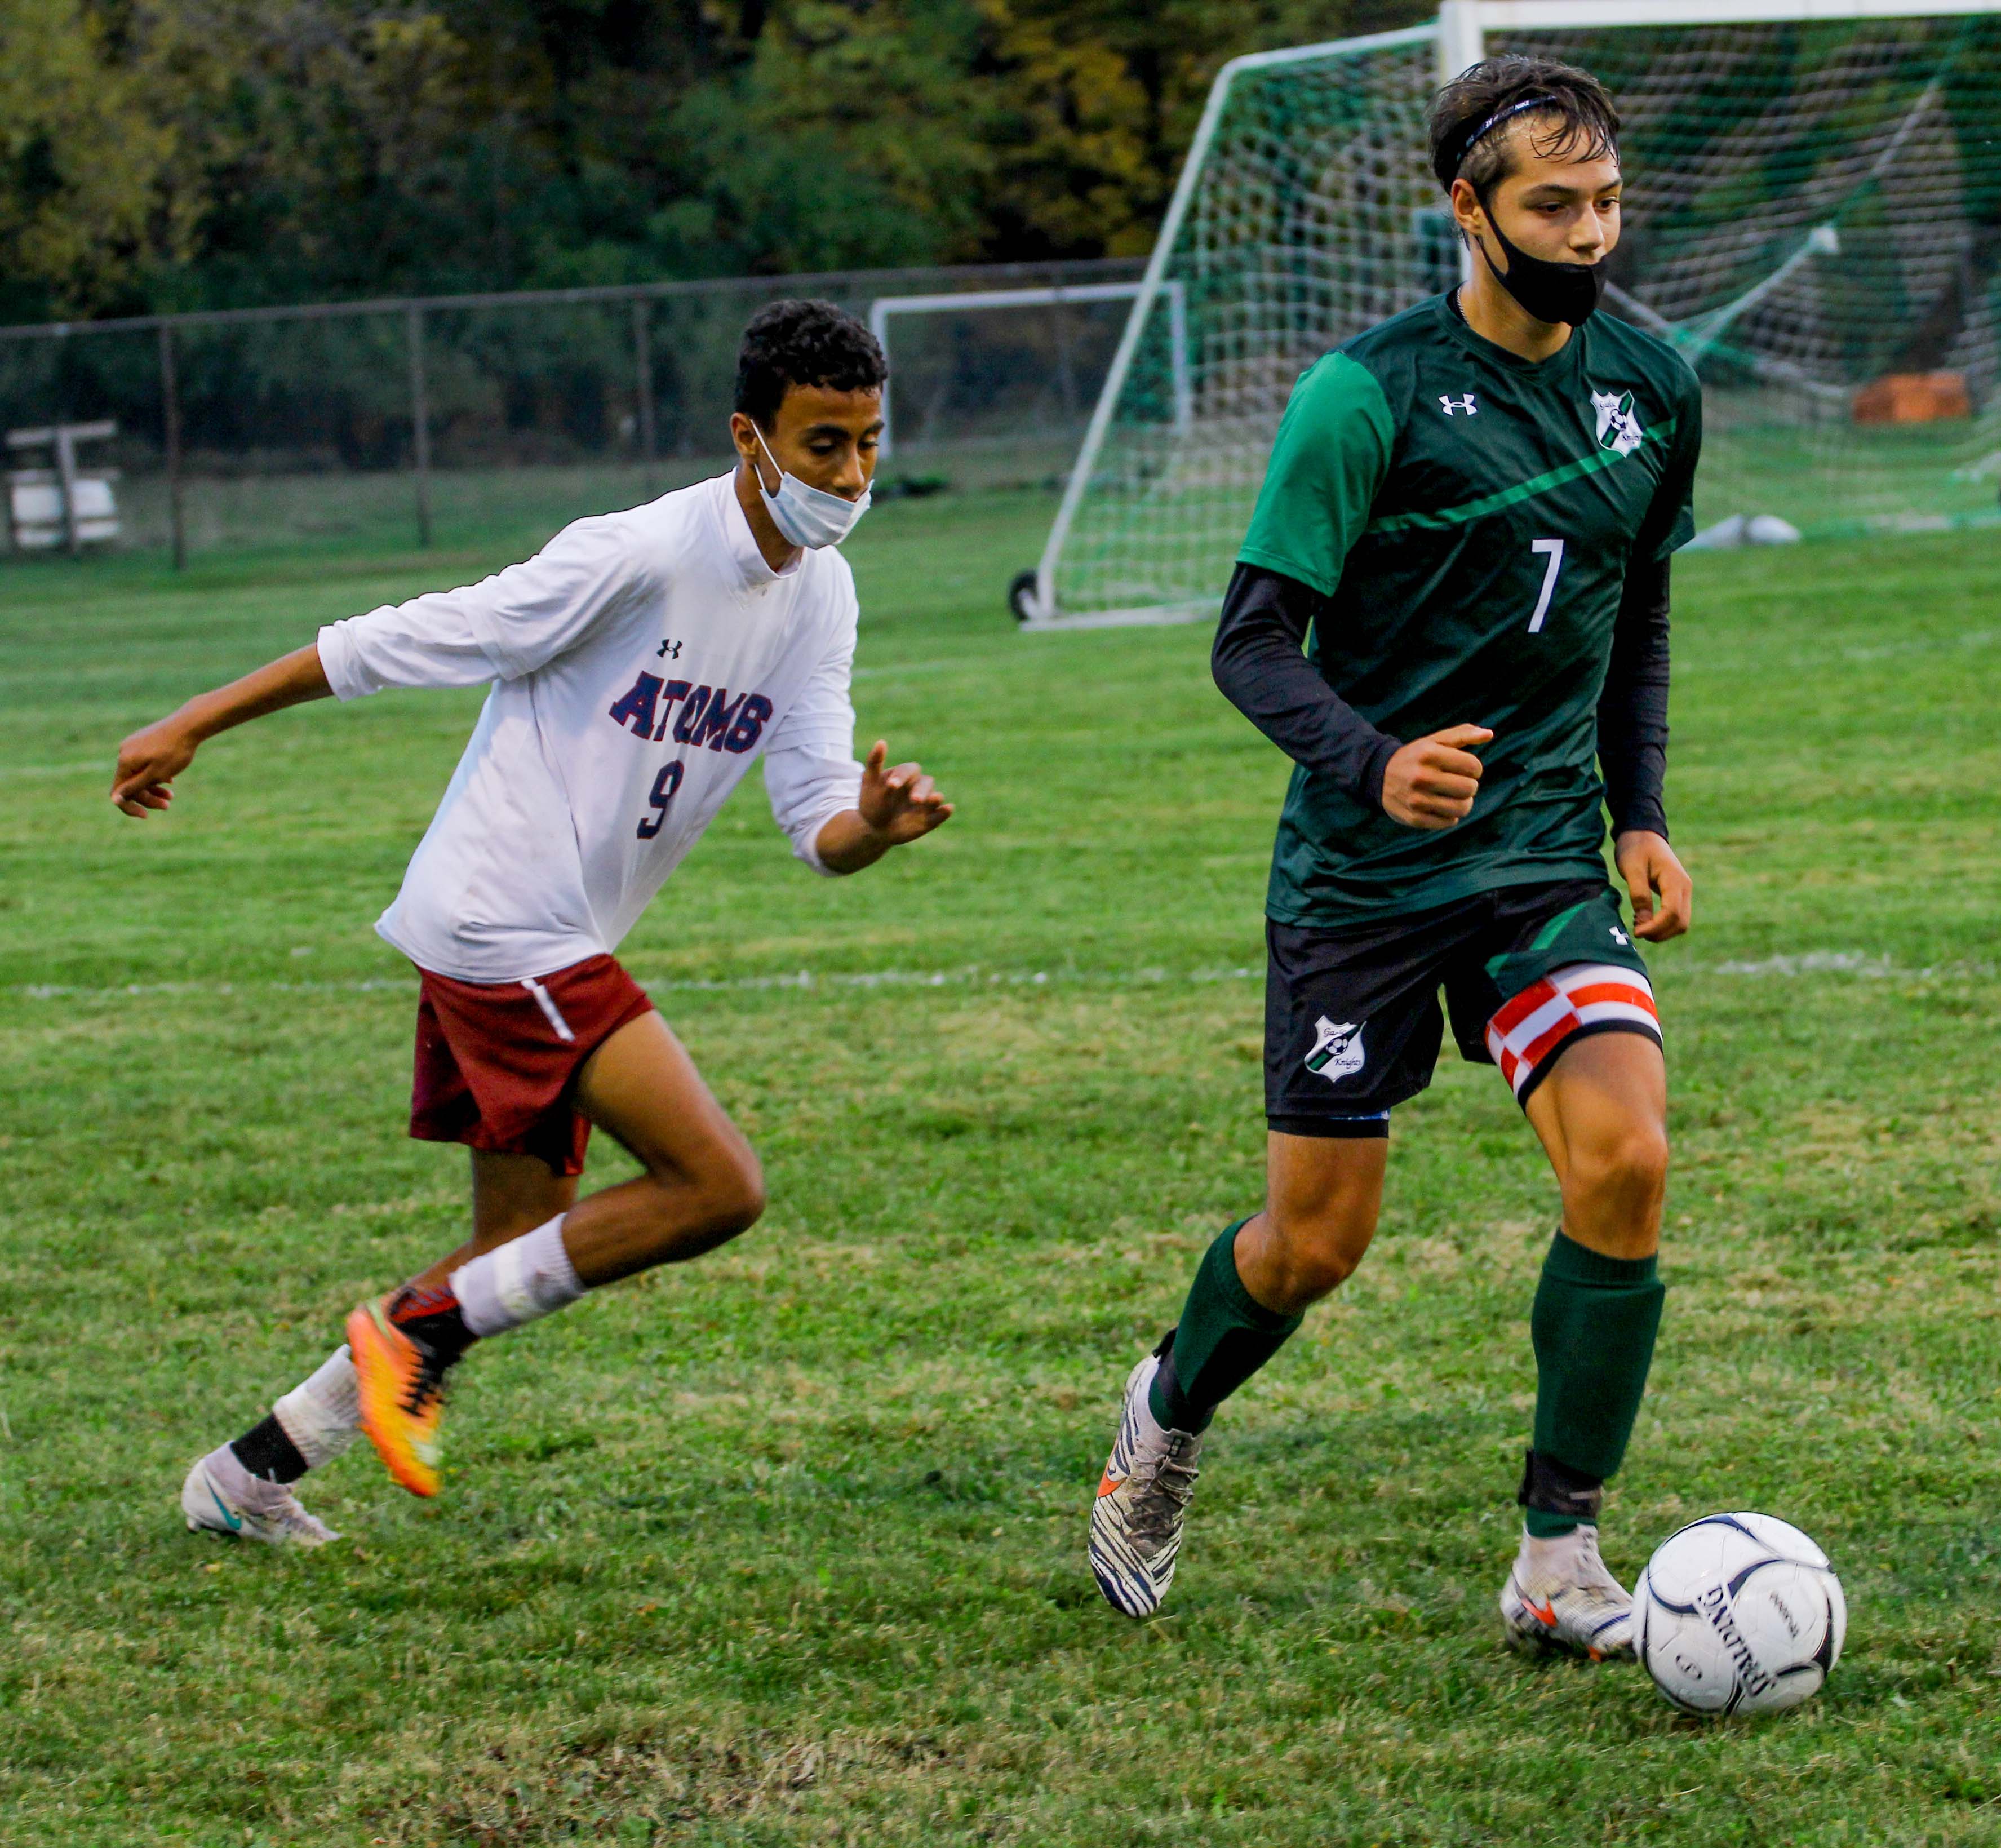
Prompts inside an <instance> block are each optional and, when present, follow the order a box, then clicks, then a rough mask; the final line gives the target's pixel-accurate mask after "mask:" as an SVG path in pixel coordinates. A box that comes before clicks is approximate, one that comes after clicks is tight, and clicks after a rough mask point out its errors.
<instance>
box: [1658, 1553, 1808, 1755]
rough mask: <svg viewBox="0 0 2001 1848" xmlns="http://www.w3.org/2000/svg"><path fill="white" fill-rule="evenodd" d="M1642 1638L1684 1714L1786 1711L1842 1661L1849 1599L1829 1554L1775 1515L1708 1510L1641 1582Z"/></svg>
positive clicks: (1668, 1692) (1660, 1683)
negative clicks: (1712, 1511) (1723, 1512)
mask: <svg viewBox="0 0 2001 1848" xmlns="http://www.w3.org/2000/svg"><path fill="white" fill-rule="evenodd" d="M1633 1606H1634V1643H1635V1646H1636V1647H1637V1649H1638V1651H1639V1655H1640V1659H1641V1662H1644V1664H1645V1665H1646V1668H1647V1672H1648V1674H1649V1675H1651V1676H1653V1678H1654V1685H1655V1686H1656V1687H1657V1688H1658V1689H1659V1690H1661V1692H1662V1693H1664V1694H1665V1695H1666V1696H1667V1697H1668V1698H1669V1700H1672V1702H1673V1703H1674V1704H1675V1705H1676V1706H1677V1707H1679V1708H1680V1709H1681V1710H1682V1711H1683V1712H1684V1713H1691V1714H1709V1715H1711V1716H1714V1717H1719V1718H1721V1717H1727V1716H1728V1715H1729V1714H1770V1713H1778V1712H1780V1711H1783V1710H1784V1709H1785V1708H1787V1707H1797V1706H1798V1705H1799V1704H1800V1703H1801V1701H1802V1700H1811V1699H1812V1698H1813V1697H1814V1696H1815V1694H1817V1693H1819V1692H1820V1690H1821V1687H1822V1683H1825V1681H1826V1679H1827V1678H1828V1676H1829V1672H1831V1671H1832V1669H1833V1667H1834V1665H1835V1664H1836V1662H1839V1660H1840V1659H1841V1644H1842V1639H1843V1637H1845V1636H1846V1634H1848V1603H1847V1600H1846V1599H1845V1598H1844V1597H1843V1596H1842V1592H1841V1581H1840V1580H1839V1578H1836V1577H1835V1575H1834V1569H1833V1568H1832V1567H1831V1566H1830V1565H1829V1564H1828V1562H1827V1555H1826V1554H1825V1553H1823V1552H1822V1550H1820V1548H1819V1547H1817V1546H1815V1544H1814V1543H1813V1542H1812V1541H1811V1540H1809V1539H1808V1538H1807V1537H1806V1536H1805V1535H1804V1533H1801V1531H1800V1530H1799V1529H1798V1528H1797V1527H1794V1526H1788V1525H1787V1523H1785V1522H1784V1521H1780V1520H1775V1519H1773V1517H1772V1516H1770V1515H1768V1514H1712V1515H1707V1516H1704V1517H1703V1519H1701V1520H1700V1521H1692V1522H1690V1523H1689V1525H1688V1526H1686V1527H1684V1528H1683V1529H1682V1530H1680V1532H1679V1533H1671V1534H1669V1536H1668V1537H1667V1538H1666V1539H1665V1540H1663V1541H1662V1543H1661V1544H1660V1546H1659V1547H1658V1549H1657V1550H1655V1554H1654V1557H1652V1558H1651V1559H1650V1560H1648V1562H1647V1569H1646V1570H1645V1571H1644V1572H1642V1573H1641V1575H1640V1582H1639V1583H1638V1584H1637V1585H1635V1586H1634V1588H1633Z"/></svg>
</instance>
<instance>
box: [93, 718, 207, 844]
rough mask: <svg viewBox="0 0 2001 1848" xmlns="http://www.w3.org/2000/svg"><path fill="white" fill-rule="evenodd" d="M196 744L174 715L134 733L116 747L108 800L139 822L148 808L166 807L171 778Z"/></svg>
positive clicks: (183, 766) (190, 759) (191, 755)
mask: <svg viewBox="0 0 2001 1848" xmlns="http://www.w3.org/2000/svg"><path fill="white" fill-rule="evenodd" d="M198 743H200V739H199V738H197V736H195V734H194V733H193V732H192V731H190V729H188V727H187V726H186V725H184V724H183V723H182V722H181V719H180V716H179V714H178V713H176V714H175V715H173V716H172V717H171V718H168V719H160V720H158V721H157V722H155V723H154V724H152V725H149V726H147V727H146V728H145V729H144V730H143V731H137V732H134V733H133V734H132V736H131V737H129V738H127V740H125V742H124V743H123V744H121V745H120V746H119V747H118V767H117V770H116V771H113V773H112V777H111V799H112V801H113V802H116V803H117V805H118V806H119V807H120V809H123V810H124V812H125V813H127V815H137V816H139V817H141V820H143V819H144V816H145V813H146V811H147V810H148V809H164V808H165V807H166V806H167V805H168V803H169V802H172V800H173V799H174V792H173V787H172V785H173V780H174V778H176V777H177V776H179V774H180V773H181V772H182V771H184V770H185V769H186V768H187V767H188V766H189V764H192V763H193V761H194V751H195V747H196V745H197V744H198Z"/></svg>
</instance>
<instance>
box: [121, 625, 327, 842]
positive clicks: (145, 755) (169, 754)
mask: <svg viewBox="0 0 2001 1848" xmlns="http://www.w3.org/2000/svg"><path fill="white" fill-rule="evenodd" d="M332 696H333V689H332V687H330V686H329V684H327V678H326V670H325V669H324V668H323V667H322V666H321V665H320V660H319V648H318V644H317V643H315V642H308V643H307V644H306V646H305V647H304V648H295V649H293V650H292V652H291V653H290V654H288V655H280V656H279V657H278V659H277V660H275V661H270V662H267V663H266V664H265V665H264V666H262V667H259V669H258V670H256V672H255V673H246V674H245V675H244V676H243V677H242V679H241V680H231V682H230V683H229V684H228V686H226V687H217V688H216V689H215V690H214V691H213V692H211V693H203V694H197V696H196V697H195V698H193V699H191V700H190V701H188V702H187V703H186V705H183V706H182V707H181V708H179V710H178V711H176V712H169V714H168V715H167V716H166V717H165V718H164V719H155V721H154V722H153V723H152V724H151V725H149V726H144V727H143V728H142V729H140V730H138V731H136V732H134V733H133V734H132V735H131V737H129V738H127V740H125V741H124V743H122V744H121V745H120V746H119V747H118V767H117V770H116V771H114V772H113V774H112V778H111V799H112V801H113V802H115V803H116V804H117V806H118V807H119V808H120V809H122V810H123V811H124V813H126V814H127V815H136V816H139V817H140V818H141V820H143V819H144V816H145V814H146V812H147V811H148V809H164V808H165V807H166V806H168V804H169V803H170V802H172V800H173V799H174V791H173V781H174V778H176V777H177V776H179V774H180V773H181V772H182V771H184V770H185V769H186V768H187V767H188V766H189V764H191V763H193V761H194V753H195V752H196V750H197V749H198V748H200V746H201V745H202V744H204V743H206V742H207V740H209V739H211V738H213V737H214V736H215V735H216V733H218V732H226V731H228V729H230V728H231V726H239V725H242V724H245V723H246V722H248V721H249V720H251V719H262V718H263V717H264V716H265V715H266V714H267V713H271V712H283V711H284V709H285V708H286V707H287V706H297V705H304V704H305V702H306V701H308V700H313V699H330V698H332Z"/></svg>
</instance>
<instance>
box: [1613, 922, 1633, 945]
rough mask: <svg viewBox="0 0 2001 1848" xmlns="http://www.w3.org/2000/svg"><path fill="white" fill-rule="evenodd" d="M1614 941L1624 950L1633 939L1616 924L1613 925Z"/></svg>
mask: <svg viewBox="0 0 2001 1848" xmlns="http://www.w3.org/2000/svg"><path fill="white" fill-rule="evenodd" d="M1612 941H1613V942H1614V943H1616V944H1617V945H1619V947H1620V948H1621V949H1622V950H1623V949H1624V948H1627V946H1628V945H1630V943H1631V942H1632V941H1633V939H1632V938H1630V937H1628V936H1627V934H1626V933H1625V932H1624V931H1622V930H1620V927H1618V925H1616V924H1614V925H1613V927H1612Z"/></svg>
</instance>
